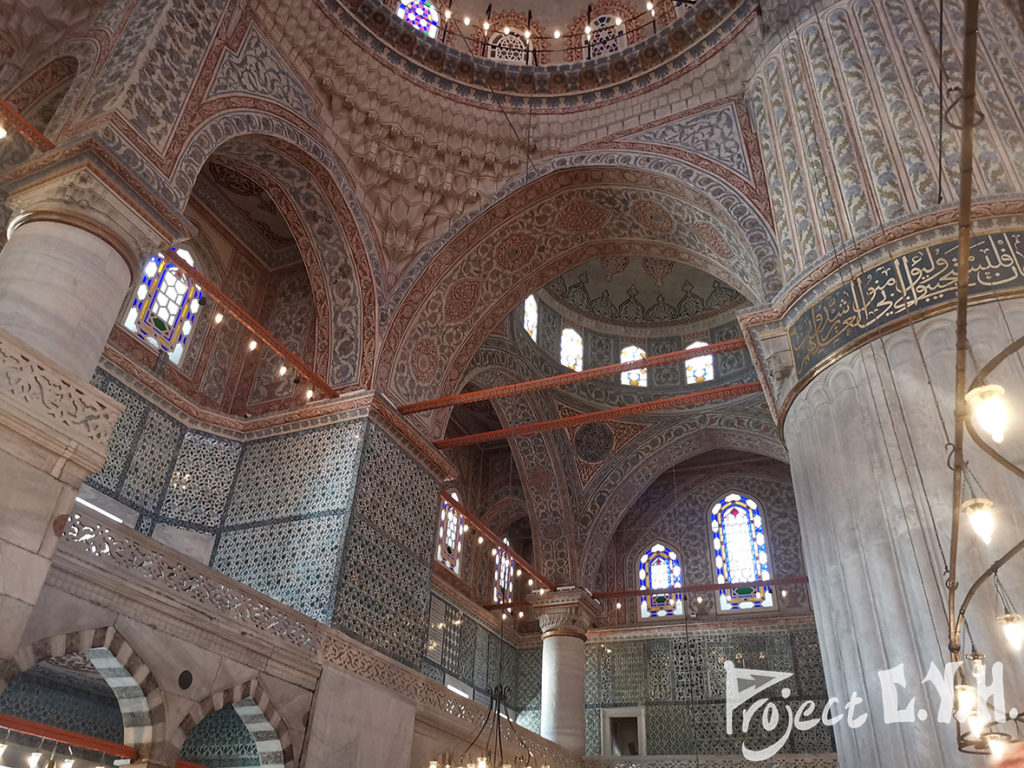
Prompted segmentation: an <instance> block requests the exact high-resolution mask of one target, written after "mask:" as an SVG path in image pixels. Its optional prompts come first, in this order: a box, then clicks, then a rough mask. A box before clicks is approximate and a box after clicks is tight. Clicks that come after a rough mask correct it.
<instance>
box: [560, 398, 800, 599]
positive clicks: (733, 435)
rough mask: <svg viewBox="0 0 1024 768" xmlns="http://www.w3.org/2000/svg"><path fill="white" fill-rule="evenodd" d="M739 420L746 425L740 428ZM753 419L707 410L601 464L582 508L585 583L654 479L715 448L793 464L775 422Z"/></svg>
mask: <svg viewBox="0 0 1024 768" xmlns="http://www.w3.org/2000/svg"><path fill="white" fill-rule="evenodd" d="M740 421H742V422H745V423H746V426H739V425H738V424H737V422H740ZM752 421H753V419H752V418H751V417H746V416H742V415H737V414H736V413H734V412H733V413H729V412H714V411H702V412H701V413H699V414H696V415H695V416H694V418H693V419H692V420H688V419H679V420H677V421H676V422H674V423H673V424H672V425H671V426H670V427H667V428H665V429H659V430H656V431H655V432H654V434H652V435H650V436H649V437H647V438H646V439H643V440H640V441H638V442H635V444H632V445H631V446H630V450H629V451H628V452H626V453H624V454H622V455H621V456H618V457H616V459H615V460H614V461H613V462H610V463H609V465H608V466H606V467H604V468H602V470H601V473H600V477H599V478H595V482H597V485H596V487H595V489H594V491H593V492H591V493H590V494H589V495H588V498H587V500H586V502H585V504H584V506H583V509H582V515H581V517H582V519H581V521H580V525H581V527H582V528H583V529H585V530H587V531H588V533H587V537H586V539H585V541H584V542H582V544H581V549H580V553H581V554H580V579H581V581H580V583H581V584H582V585H584V586H588V585H590V584H591V583H593V581H594V578H595V576H596V574H597V571H598V569H599V568H600V565H601V562H602V560H603V558H604V555H605V551H606V550H607V548H608V543H609V541H610V540H611V538H612V536H613V535H614V533H615V531H616V529H617V528H618V526H619V523H620V522H621V521H622V519H623V518H624V517H625V516H626V514H627V513H628V512H629V510H630V509H631V508H632V507H633V505H634V504H635V503H636V500H637V499H638V498H639V497H640V495H641V494H642V493H643V492H644V491H645V490H646V489H647V488H648V487H649V486H650V485H651V483H653V482H654V481H655V480H656V479H657V478H658V477H660V476H661V475H662V473H664V472H665V471H667V470H668V469H670V468H671V467H673V466H675V465H677V464H680V463H681V462H683V461H686V460H687V459H688V458H691V457H693V456H696V455H698V454H701V453H705V452H707V451H708V450H712V449H716V448H732V449H738V450H744V451H747V452H748V453H754V454H759V455H762V456H766V457H768V458H773V459H777V460H779V461H782V462H787V463H788V458H787V457H786V451H785V447H784V446H783V445H782V442H781V441H780V440H779V439H778V437H776V436H775V427H774V424H773V423H772V422H771V421H770V420H768V419H766V420H765V421H764V423H762V424H760V425H758V427H759V429H757V428H755V426H754V425H753V424H751V423H750V422H752Z"/></svg>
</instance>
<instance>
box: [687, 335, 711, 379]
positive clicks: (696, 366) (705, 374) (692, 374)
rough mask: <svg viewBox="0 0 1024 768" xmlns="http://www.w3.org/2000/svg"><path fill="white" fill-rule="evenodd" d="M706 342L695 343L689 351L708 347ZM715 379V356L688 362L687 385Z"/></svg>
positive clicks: (702, 357) (702, 356)
mask: <svg viewBox="0 0 1024 768" xmlns="http://www.w3.org/2000/svg"><path fill="white" fill-rule="evenodd" d="M707 345H708V343H707V342H706V341H695V342H693V344H690V345H689V346H688V347H687V349H700V348H701V347H706V346H707ZM714 378H715V358H714V356H713V355H701V356H700V357H691V358H690V359H689V360H687V361H686V383H687V384H701V383H703V382H705V381H711V380H712V379H714Z"/></svg>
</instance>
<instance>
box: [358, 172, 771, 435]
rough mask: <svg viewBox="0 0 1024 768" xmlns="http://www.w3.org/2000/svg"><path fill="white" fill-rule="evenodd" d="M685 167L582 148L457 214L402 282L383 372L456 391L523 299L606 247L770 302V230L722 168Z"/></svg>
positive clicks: (416, 394)
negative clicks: (689, 269)
mask: <svg viewBox="0 0 1024 768" xmlns="http://www.w3.org/2000/svg"><path fill="white" fill-rule="evenodd" d="M629 161H633V164H632V165H631V164H630V162H629ZM641 161H642V162H641ZM681 169H686V166H685V164H684V163H681V161H678V160H675V159H672V158H665V157H661V158H659V157H658V156H656V155H653V154H651V155H644V154H638V153H626V152H591V153H585V154H583V155H579V156H573V157H572V158H567V159H566V160H565V162H564V163H560V164H558V165H552V166H550V167H549V168H547V169H546V170H547V171H548V172H547V173H545V174H544V175H543V176H541V177H539V178H534V179H531V180H530V181H529V183H525V184H523V185H521V186H519V187H518V188H514V189H512V188H510V189H508V190H506V193H505V196H504V197H503V198H502V199H500V200H497V201H496V202H493V203H492V204H491V205H489V206H488V207H486V208H485V209H483V210H482V211H481V212H480V213H478V214H476V215H475V216H474V217H472V218H471V219H470V220H463V221H460V222H458V224H457V226H456V227H455V230H456V234H454V235H453V236H451V237H448V238H442V239H439V240H438V241H437V242H436V243H435V244H433V245H432V246H431V247H430V248H428V249H427V250H426V251H424V252H423V253H422V254H421V255H420V257H418V264H417V265H416V266H417V267H419V268H420V271H419V274H418V276H415V277H412V278H410V281H411V282H406V283H404V284H402V285H401V286H400V288H399V289H398V290H396V291H395V295H396V296H404V297H405V298H404V301H403V302H402V303H401V304H400V305H398V306H397V307H396V308H395V309H394V316H395V317H396V321H395V322H394V323H392V326H391V328H390V329H389V331H388V334H387V336H386V337H385V339H384V342H383V345H382V348H381V354H380V361H381V363H380V370H379V371H378V375H377V379H378V381H380V382H381V383H383V384H385V385H386V387H387V389H388V391H389V392H390V393H391V394H392V396H393V397H394V398H395V399H396V400H397V401H400V402H410V401H414V400H421V399H429V398H432V397H438V396H442V395H446V394H450V393H452V392H454V391H456V386H457V384H458V382H459V381H460V379H461V378H462V373H463V371H465V370H466V369H467V367H468V366H469V364H470V361H471V360H472V357H473V355H474V354H475V352H476V350H477V349H478V348H479V346H480V344H481V343H482V342H483V340H484V339H485V338H486V337H487V336H488V335H489V334H490V332H491V331H492V329H493V328H494V327H495V326H496V325H497V324H498V323H499V322H500V321H501V319H502V318H503V317H505V316H506V315H507V314H508V313H509V312H510V311H512V310H513V309H514V307H515V306H516V304H518V303H519V302H520V301H522V300H523V299H524V298H525V297H526V296H527V295H528V294H530V293H532V292H533V291H534V290H536V289H537V288H539V287H540V286H542V285H544V284H545V283H547V282H549V281H550V280H551V279H553V278H554V277H557V276H558V275H560V274H562V273H564V272H565V271H567V270H569V269H571V268H573V267H575V266H577V265H579V264H582V263H583V262H585V261H587V260H589V259H593V258H598V257H600V256H601V255H602V254H603V253H611V252H615V253H616V254H620V255H621V254H622V253H627V254H628V253H631V252H635V253H637V254H641V253H642V254H644V255H652V254H654V255H657V256H658V257H659V258H664V259H667V260H673V261H681V262H684V263H687V264H690V265H692V266H695V267H697V268H699V269H702V270H704V271H706V272H708V273H710V274H712V275H715V276H716V277H718V278H720V279H721V280H723V281H724V282H726V283H728V284H729V285H731V286H733V287H734V288H736V289H737V290H739V291H740V292H741V293H743V294H744V295H745V296H746V297H747V298H748V299H749V300H751V301H754V302H755V303H760V302H763V301H764V300H765V299H766V298H767V297H768V296H769V295H770V291H771V289H773V288H777V285H776V283H777V282H778V278H777V276H776V275H775V274H774V272H772V271H770V270H773V269H774V266H773V265H774V260H775V255H774V254H775V251H774V244H773V242H772V236H771V231H770V229H768V228H767V225H766V224H765V223H764V222H763V219H762V218H761V216H760V214H759V213H758V212H757V211H756V210H755V209H754V207H753V206H752V205H750V204H749V203H748V202H747V201H746V200H745V198H743V197H742V196H741V195H739V194H738V193H735V192H734V191H730V190H728V189H726V185H725V184H724V182H722V181H721V180H720V178H719V177H717V176H715V175H714V174H710V173H708V172H706V171H700V172H699V173H698V172H697V171H692V172H690V173H683V170H681ZM690 170H692V169H690ZM673 171H675V172H678V173H677V175H673V173H672V172H673ZM698 182H699V183H698ZM741 209H742V215H740V213H739V212H740V210H741ZM702 231H703V232H705V233H706V234H705V235H701V234H700V233H701V232H702ZM712 231H713V232H714V235H712V234H710V233H711V232H712ZM709 240H710V241H713V242H714V243H715V245H714V247H712V246H710V245H709V244H708V241H709ZM424 260H426V261H424ZM410 271H411V272H415V271H416V269H415V268H413V269H411V270H410ZM769 272H770V274H766V273H769ZM386 311H387V312H388V313H389V314H390V313H391V311H392V310H391V307H388V308H387V309H386ZM438 426H439V425H438V424H435V425H434V427H435V428H436V427H438Z"/></svg>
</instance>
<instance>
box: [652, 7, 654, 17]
mask: <svg viewBox="0 0 1024 768" xmlns="http://www.w3.org/2000/svg"><path fill="white" fill-rule="evenodd" d="M653 15H654V9H653V8H651V16H653Z"/></svg>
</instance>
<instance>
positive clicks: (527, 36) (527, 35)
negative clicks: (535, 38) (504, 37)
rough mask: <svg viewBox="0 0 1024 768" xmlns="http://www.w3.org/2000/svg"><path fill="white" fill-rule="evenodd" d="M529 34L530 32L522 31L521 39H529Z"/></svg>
mask: <svg viewBox="0 0 1024 768" xmlns="http://www.w3.org/2000/svg"><path fill="white" fill-rule="evenodd" d="M530 34H531V32H530V30H528V29H527V30H524V31H523V37H525V38H526V39H527V40H529V39H530Z"/></svg>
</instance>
